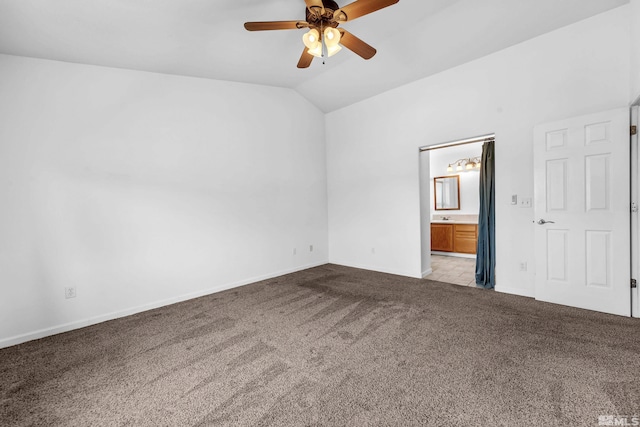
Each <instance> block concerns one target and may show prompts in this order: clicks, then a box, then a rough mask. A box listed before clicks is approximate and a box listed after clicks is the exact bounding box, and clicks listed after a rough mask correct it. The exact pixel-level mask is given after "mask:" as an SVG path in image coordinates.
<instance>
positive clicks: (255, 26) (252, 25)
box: [244, 21, 309, 31]
mask: <svg viewBox="0 0 640 427" xmlns="http://www.w3.org/2000/svg"><path fill="white" fill-rule="evenodd" d="M308 26H309V23H307V22H303V21H269V22H245V23H244V28H246V29H247V30H249V31H268V30H297V29H300V28H306V27H308Z"/></svg>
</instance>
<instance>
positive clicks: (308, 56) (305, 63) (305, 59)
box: [298, 47, 313, 68]
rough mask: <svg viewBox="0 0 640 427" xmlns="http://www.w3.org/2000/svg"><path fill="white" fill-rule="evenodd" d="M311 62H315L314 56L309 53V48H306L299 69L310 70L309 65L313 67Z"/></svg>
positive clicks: (299, 62)
mask: <svg viewBox="0 0 640 427" xmlns="http://www.w3.org/2000/svg"><path fill="white" fill-rule="evenodd" d="M311 61H313V55H311V54H310V53H309V52H307V48H306V47H305V48H304V50H303V51H302V56H300V60H299V61H298V68H308V67H309V65H311Z"/></svg>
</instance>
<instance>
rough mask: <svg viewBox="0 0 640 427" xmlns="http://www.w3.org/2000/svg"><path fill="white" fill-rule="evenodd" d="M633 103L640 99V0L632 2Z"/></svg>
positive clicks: (630, 14)
mask: <svg viewBox="0 0 640 427" xmlns="http://www.w3.org/2000/svg"><path fill="white" fill-rule="evenodd" d="M630 9H631V11H630V13H629V16H630V18H631V102H633V101H635V100H636V99H638V98H640V0H631V5H630Z"/></svg>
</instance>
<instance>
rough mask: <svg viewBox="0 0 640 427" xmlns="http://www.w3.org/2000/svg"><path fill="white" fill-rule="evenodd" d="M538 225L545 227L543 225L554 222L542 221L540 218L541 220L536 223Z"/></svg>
mask: <svg viewBox="0 0 640 427" xmlns="http://www.w3.org/2000/svg"><path fill="white" fill-rule="evenodd" d="M538 224H540V225H545V224H555V222H553V221H546V220H544V219H542V218H541V219H540V220H539V221H538Z"/></svg>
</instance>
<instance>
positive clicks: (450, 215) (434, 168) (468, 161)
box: [429, 142, 483, 287]
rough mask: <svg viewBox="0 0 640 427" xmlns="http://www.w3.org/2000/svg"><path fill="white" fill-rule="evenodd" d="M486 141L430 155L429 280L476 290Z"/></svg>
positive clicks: (456, 146)
mask: <svg viewBox="0 0 640 427" xmlns="http://www.w3.org/2000/svg"><path fill="white" fill-rule="evenodd" d="M482 144H483V143H482V142H475V143H471V144H461V145H455V146H448V147H443V148H440V149H435V150H432V151H431V152H430V157H429V174H430V178H429V185H430V188H431V191H430V193H431V200H430V206H431V218H430V223H431V225H430V226H431V268H432V270H433V272H432V273H431V274H430V275H429V279H431V280H436V281H439V282H447V283H453V284H456V285H462V286H473V287H475V285H476V284H475V267H476V246H477V239H478V212H479V209H480V197H479V188H480V161H481V156H482Z"/></svg>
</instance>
